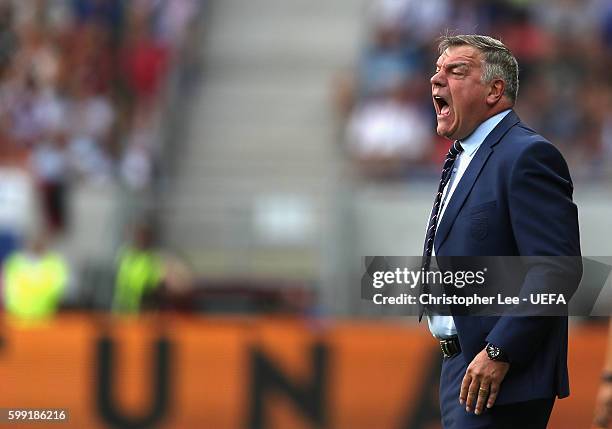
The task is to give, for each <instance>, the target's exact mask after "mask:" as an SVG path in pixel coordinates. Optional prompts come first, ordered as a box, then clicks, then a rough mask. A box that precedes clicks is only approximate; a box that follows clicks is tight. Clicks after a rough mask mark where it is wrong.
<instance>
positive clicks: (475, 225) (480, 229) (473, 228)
mask: <svg viewBox="0 0 612 429" xmlns="http://www.w3.org/2000/svg"><path fill="white" fill-rule="evenodd" d="M496 205H497V201H489V202H486V203H483V204H478V205H476V206H473V207H470V209H469V210H470V234H471V236H472V237H473V238H474V239H476V240H478V241H482V240H484V239H485V238H486V237H487V235H488V234H489V218H490V216H491V215H492V213H493V211H494V209H495V207H496Z"/></svg>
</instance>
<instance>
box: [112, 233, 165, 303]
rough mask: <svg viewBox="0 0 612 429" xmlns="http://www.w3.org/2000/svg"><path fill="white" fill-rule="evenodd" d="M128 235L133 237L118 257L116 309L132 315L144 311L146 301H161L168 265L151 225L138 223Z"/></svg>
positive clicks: (115, 294) (114, 301) (114, 299)
mask: <svg viewBox="0 0 612 429" xmlns="http://www.w3.org/2000/svg"><path fill="white" fill-rule="evenodd" d="M128 234H130V235H131V237H130V238H129V240H128V242H127V243H126V244H125V245H124V246H123V247H122V248H121V249H120V250H119V254H118V256H117V273H116V278H115V293H114V298H113V311H114V312H116V313H125V314H132V313H138V312H140V310H141V308H142V306H143V304H151V305H154V304H158V303H157V302H156V301H157V298H158V296H159V290H160V288H161V286H162V281H163V277H164V272H163V271H164V268H163V261H162V258H161V256H160V254H159V252H158V251H157V249H156V248H155V242H154V230H153V228H152V226H151V225H150V224H148V223H146V222H142V223H137V224H136V225H134V226H133V227H132V230H131V231H129V232H128Z"/></svg>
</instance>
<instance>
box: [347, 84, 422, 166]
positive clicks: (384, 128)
mask: <svg viewBox="0 0 612 429" xmlns="http://www.w3.org/2000/svg"><path fill="white" fill-rule="evenodd" d="M417 94H418V93H417ZM414 99H415V90H414V87H413V86H411V85H410V83H409V82H407V81H399V82H397V83H396V84H395V85H394V86H391V88H390V90H389V91H388V93H386V94H383V95H380V96H378V97H372V98H369V99H366V100H364V101H363V102H362V103H361V104H360V105H357V106H356V107H355V109H353V112H352V113H351V116H350V118H349V122H348V125H347V130H346V134H347V137H346V138H347V143H348V146H349V151H350V153H351V155H352V156H353V158H354V159H355V160H356V161H357V162H358V163H359V165H360V167H361V170H362V172H363V173H365V174H366V175H368V176H370V177H391V176H394V175H399V174H402V173H404V172H406V171H408V170H409V168H410V166H411V165H415V164H416V165H418V164H420V163H423V162H424V160H425V159H426V157H427V156H428V155H429V152H430V148H431V144H430V140H431V133H430V131H429V126H428V124H429V121H428V119H429V118H428V116H427V115H426V114H425V113H424V112H422V111H420V110H419V108H418V105H416V104H415V103H414V102H413V100H414Z"/></svg>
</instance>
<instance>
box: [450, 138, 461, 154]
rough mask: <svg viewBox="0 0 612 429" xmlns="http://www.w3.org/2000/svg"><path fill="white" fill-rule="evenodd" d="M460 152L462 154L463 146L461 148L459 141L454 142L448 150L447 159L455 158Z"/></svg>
mask: <svg viewBox="0 0 612 429" xmlns="http://www.w3.org/2000/svg"><path fill="white" fill-rule="evenodd" d="M461 152H463V146H461V142H460V141H459V140H455V142H454V143H453V145H452V146H451V147H450V149H449V150H448V157H450V158H453V159H454V158H456V157H457V155H459V154H460V153H461Z"/></svg>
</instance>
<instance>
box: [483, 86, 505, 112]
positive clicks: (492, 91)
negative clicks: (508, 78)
mask: <svg viewBox="0 0 612 429" xmlns="http://www.w3.org/2000/svg"><path fill="white" fill-rule="evenodd" d="M505 90H506V83H505V82H504V81H503V80H501V79H493V80H492V81H491V83H490V84H489V87H488V91H489V92H488V94H487V98H486V102H487V104H488V105H489V106H494V105H496V104H497V102H498V101H499V100H501V98H502V97H503V96H504V91H505Z"/></svg>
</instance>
